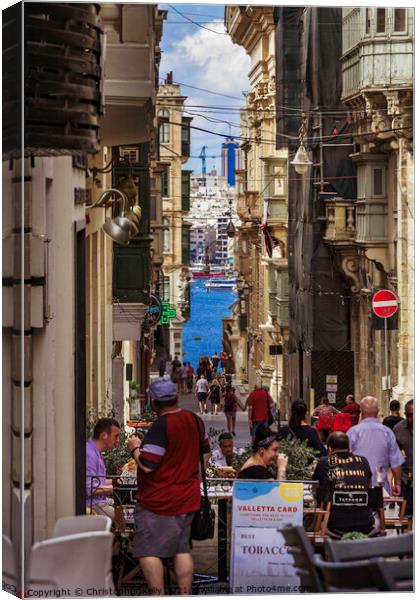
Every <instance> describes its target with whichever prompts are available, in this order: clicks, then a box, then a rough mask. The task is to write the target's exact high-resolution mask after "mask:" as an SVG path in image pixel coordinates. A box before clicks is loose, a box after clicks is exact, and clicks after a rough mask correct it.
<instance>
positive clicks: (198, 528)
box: [191, 413, 216, 541]
mask: <svg viewBox="0 0 420 600" xmlns="http://www.w3.org/2000/svg"><path fill="white" fill-rule="evenodd" d="M192 414H193V416H194V419H195V422H196V425H197V431H198V443H199V448H200V465H201V480H202V482H203V489H204V496H201V502H200V508H199V510H198V511H197V512H196V513H195V515H194V518H193V521H192V524H191V539H192V540H197V541H202V540H211V539H213V537H214V523H215V519H216V515H215V512H214V510H213V509H212V507H211V505H210V500H209V497H208V493H207V482H206V470H205V468H204V458H203V451H202V449H201V430H200V425H199V421H198V418H197V416H196V415H195V414H194V413H192Z"/></svg>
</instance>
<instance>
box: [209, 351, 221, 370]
mask: <svg viewBox="0 0 420 600" xmlns="http://www.w3.org/2000/svg"><path fill="white" fill-rule="evenodd" d="M219 362H220V359H219V355H218V354H217V352H216V351H214V353H213V356H212V357H211V363H212V365H213V369H214V370H215V371H216V373H217V370H218V367H219Z"/></svg>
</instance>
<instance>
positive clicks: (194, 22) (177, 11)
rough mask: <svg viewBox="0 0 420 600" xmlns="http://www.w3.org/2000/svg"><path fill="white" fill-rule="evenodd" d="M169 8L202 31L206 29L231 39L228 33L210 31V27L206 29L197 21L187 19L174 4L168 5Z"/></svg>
mask: <svg viewBox="0 0 420 600" xmlns="http://www.w3.org/2000/svg"><path fill="white" fill-rule="evenodd" d="M168 6H169V7H170V8H172V10H174V11H175V12H176V13H178V14H179V15H180V16H181V17H183V18H184V19H186V20H187V21H189V22H190V23H192V24H193V25H197V27H201V29H205V30H206V31H211V33H217V34H218V35H227V36H229V37H230V35H229V34H228V33H226V32H225V31H215V30H214V29H210V28H209V27H205V26H204V25H201V24H200V23H198V22H197V21H193V20H192V19H190V18H189V17H187V16H186V15H185V14H184V13H182V12H181V11H179V10H178V9H176V8H175V7H174V6H173V5H172V4H168Z"/></svg>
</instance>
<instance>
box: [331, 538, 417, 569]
mask: <svg viewBox="0 0 420 600" xmlns="http://www.w3.org/2000/svg"><path fill="white" fill-rule="evenodd" d="M325 547H326V551H327V555H328V558H329V559H330V560H332V561H333V562H350V561H354V560H366V559H369V558H375V557H377V556H381V557H382V558H387V559H389V558H403V557H406V558H408V557H412V556H413V549H414V538H413V534H412V533H405V534H403V535H398V536H397V535H390V536H387V537H380V538H372V539H368V540H357V541H348V542H347V541H344V542H343V541H335V540H328V539H327V540H326V541H325ZM397 564H400V563H399V562H397Z"/></svg>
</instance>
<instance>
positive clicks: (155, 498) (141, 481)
mask: <svg viewBox="0 0 420 600" xmlns="http://www.w3.org/2000/svg"><path fill="white" fill-rule="evenodd" d="M149 390H150V395H151V398H152V402H153V408H154V410H155V411H156V413H157V415H158V418H157V420H156V421H155V422H154V423H153V425H152V426H151V428H150V429H149V431H148V432H147V434H146V436H145V438H144V441H143V445H142V447H141V449H140V441H139V440H138V439H136V438H129V440H128V442H127V446H128V449H129V450H130V453H131V456H132V457H133V458H134V459H135V461H136V462H137V466H138V471H137V473H138V491H137V495H136V498H137V502H138V504H137V505H136V507H135V509H134V540H133V550H132V552H133V556H135V557H136V558H138V559H139V562H140V566H141V569H142V571H143V574H144V577H145V579H146V582H147V585H148V586H149V591H150V593H151V594H152V595H163V594H164V593H165V586H164V575H163V573H164V570H163V563H162V559H164V558H173V560H174V570H175V576H176V580H177V584H178V593H179V594H180V595H190V594H191V586H192V578H193V559H192V556H191V541H190V537H191V523H192V521H193V518H194V515H195V513H196V512H197V511H198V510H199V508H200V500H201V494H200V477H199V456H200V451H201V452H203V453H204V460H205V462H206V463H207V461H208V459H209V457H210V446H209V442H208V439H207V436H206V433H205V427H204V423H203V421H202V420H201V419H199V418H198V417H196V416H195V415H194V414H193V413H192V412H190V411H186V410H182V409H181V408H179V407H178V397H177V389H176V386H175V385H174V384H173V382H171V381H165V380H160V381H156V382H153V383H151V384H150V386H149Z"/></svg>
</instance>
